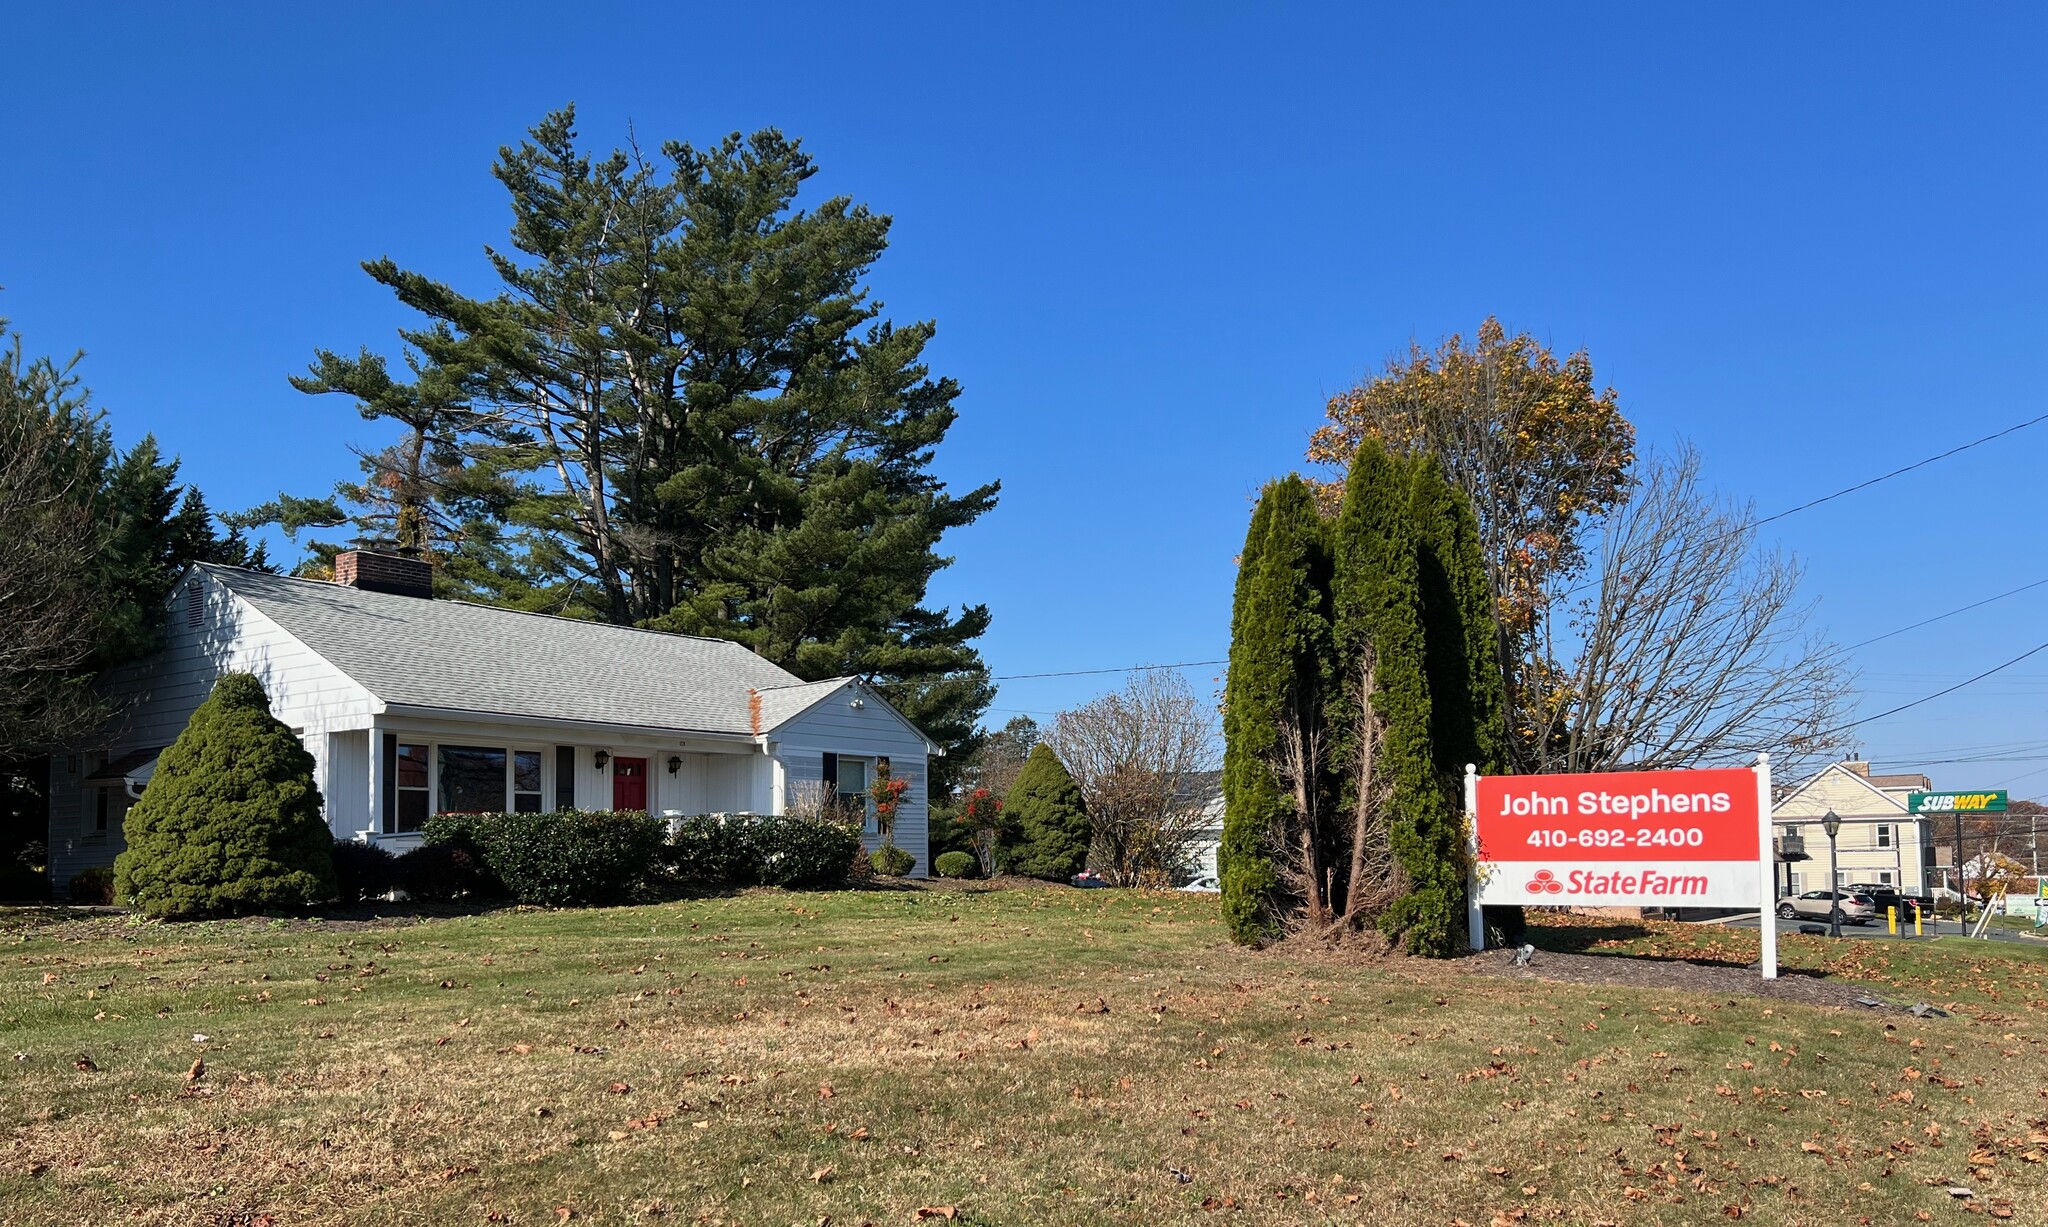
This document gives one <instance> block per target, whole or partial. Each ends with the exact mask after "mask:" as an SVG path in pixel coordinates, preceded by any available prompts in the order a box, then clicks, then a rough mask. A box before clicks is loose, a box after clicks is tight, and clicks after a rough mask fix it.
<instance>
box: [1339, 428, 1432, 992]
mask: <svg viewBox="0 0 2048 1227" xmlns="http://www.w3.org/2000/svg"><path fill="white" fill-rule="evenodd" d="M1413 491H1414V475H1413V470H1412V469H1411V468H1410V466H1409V465H1408V464H1407V463H1406V462H1404V461H1401V460H1398V459H1396V458H1395V457H1393V456H1391V455H1389V454H1388V452H1387V451H1386V449H1385V448H1383V447H1382V446H1380V444H1379V443H1378V442H1376V441H1374V440H1367V441H1366V442H1365V443H1364V444H1363V445H1361V446H1360V447H1359V449H1358V454H1357V455H1356V456H1355V457H1354V458H1353V459H1352V462H1351V472H1350V475H1349V477H1348V478H1347V479H1346V481H1345V483H1344V503H1343V506H1342V508H1341V509H1340V510H1339V511H1338V513H1337V526H1336V530H1335V537H1334V552H1335V554H1336V568H1337V569H1336V579H1335V583H1334V588H1335V595H1336V601H1335V605H1336V616H1337V654H1338V659H1339V661H1340V662H1342V667H1341V673H1340V676H1341V680H1342V684H1343V686H1344V693H1345V703H1344V705H1343V708H1342V709H1341V710H1342V714H1341V715H1340V717H1339V719H1338V722H1337V728H1338V729H1339V730H1340V731H1342V732H1345V733H1346V734H1347V735H1346V736H1344V737H1342V738H1341V739H1340V741H1339V744H1338V748H1337V760H1338V762H1339V763H1340V764H1341V765H1342V767H1343V769H1344V771H1345V772H1346V776H1347V779H1351V778H1352V776H1353V772H1352V765H1351V764H1350V762H1349V761H1348V760H1349V755H1350V754H1351V753H1352V752H1353V750H1352V746H1351V744H1350V737H1349V736H1348V733H1349V732H1350V730H1351V728H1352V726H1353V725H1354V724H1355V722H1356V721H1355V713H1356V712H1357V711H1358V709H1359V705H1360V703H1361V702H1363V701H1364V697H1363V696H1362V695H1361V694H1360V679H1361V674H1362V669H1361V667H1360V662H1361V661H1362V659H1363V658H1364V655H1365V653H1366V652H1367V651H1368V650H1370V651H1371V652H1372V654H1373V662H1374V667H1373V673H1374V692H1373V694H1372V696H1371V699H1370V701H1371V703H1372V707H1373V710H1374V711H1375V712H1376V713H1377V714H1378V716H1379V720H1380V725H1381V728H1382V730H1383V734H1382V746H1381V752H1380V754H1379V756H1378V760H1377V762H1376V764H1375V774H1376V776H1377V778H1378V779H1379V780H1380V781H1382V782H1383V783H1384V784H1385V785H1386V786H1387V787H1388V788H1389V789H1390V795H1389V805H1390V807H1391V810H1392V820H1391V822H1390V823H1389V830H1388V835H1389V842H1390V844H1391V845H1392V849H1393V853H1394V858H1395V860H1396V862H1397V863H1398V864H1399V866H1400V868H1401V871H1402V874H1403V876H1404V877H1405V879H1406V880H1405V887H1406V889H1405V891H1404V893H1403V894H1402V895H1401V896H1400V897H1399V898H1398V899H1396V900H1395V902H1394V904H1393V905H1392V906H1391V907H1390V908H1388V909H1387V911H1386V913H1385V914H1384V915H1383V916H1382V917H1381V927H1382V928H1383V929H1384V930H1385V931H1386V932H1388V933H1389V934H1390V935H1393V936H1397V937H1399V938H1400V940H1401V942H1402V944H1403V945H1404V946H1405V947H1406V948H1407V949H1408V950H1409V952H1411V953H1415V954H1432V955H1443V954H1449V953H1451V952H1452V951H1454V950H1455V949H1456V943H1457V941H1458V934H1459V932H1460V928H1459V925H1458V921H1459V919H1460V916H1461V912H1460V910H1459V909H1460V908H1461V907H1462V900H1463V897H1464V896H1463V892H1464V881H1465V879H1464V848H1463V843H1462V838H1461V836H1460V834H1459V824H1458V817H1457V810H1456V809H1455V808H1454V807H1452V806H1451V805H1450V804H1449V803H1448V798H1447V797H1446V796H1445V793H1444V788H1443V781H1442V779H1441V777H1440V776H1439V774H1438V772H1437V768H1436V762H1435V757H1434V753H1433V749H1432V737H1431V733H1432V724H1431V714H1432V705H1431V702H1430V699H1431V695H1430V687H1429V676H1428V652H1427V646H1426V640H1425V637H1424V630H1423V613H1422V600H1421V592H1420V588H1421V584H1420V577H1421V565H1420V561H1419V554H1420V553H1421V551H1420V550H1419V549H1418V547H1417V537H1418V535H1419V534H1418V533H1417V532H1416V527H1415V517H1414V510H1413V507H1414V501H1415V500H1414V497H1413ZM1347 787H1355V783H1351V784H1348V785H1347ZM1351 800H1352V798H1351V797H1350V796H1347V797H1346V798H1345V801H1346V804H1347V807H1348V805H1349V803H1350V801H1351ZM1447 833H1448V834H1447Z"/></svg>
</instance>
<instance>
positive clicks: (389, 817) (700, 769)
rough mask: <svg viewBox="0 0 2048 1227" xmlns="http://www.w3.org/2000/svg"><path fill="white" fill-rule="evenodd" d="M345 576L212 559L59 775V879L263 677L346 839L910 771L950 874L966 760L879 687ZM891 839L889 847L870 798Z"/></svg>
mask: <svg viewBox="0 0 2048 1227" xmlns="http://www.w3.org/2000/svg"><path fill="white" fill-rule="evenodd" d="M335 575H336V580H335V582H332V583H329V582H326V581H323V580H307V579H290V578H285V577H282V576H276V575H266V574H262V573H260V572H255V571H245V570H241V569H239V568H235V567H223V566H213V565H206V564H202V565H199V566H195V567H193V568H192V569H191V570H190V571H189V572H187V573H186V575H185V576H184V578H183V579H182V580H181V581H180V583H179V584H178V586H177V588H176V589H175V591H174V592H173V594H172V596H171V598H170V609H169V615H170V616H169V629H168V632H167V642H166V643H165V646H164V648H163V650H162V651H160V652H158V653H157V654H156V655H155V656H153V657H151V658H149V659H147V660H145V661H142V662H140V663H138V664H136V665H133V666H130V667H128V668H126V669H124V670H122V671H120V672H118V673H117V674H116V675H115V676H114V677H112V678H110V679H109V686H110V688H111V690H112V692H113V694H114V696H115V697H116V698H118V699H121V700H125V701H127V704H128V707H127V714H126V716H125V718H124V721H123V724H122V726H121V728H120V729H119V730H118V731H117V732H116V733H114V734H113V735H112V736H111V737H110V738H109V739H108V740H107V747H106V749H105V750H104V751H101V752H97V753H91V754H80V755H73V756H70V757H69V758H68V759H67V758H65V757H61V756H60V757H59V758H58V759H57V760H56V761H55V762H54V763H53V764H52V767H51V781H50V877H51V883H52V886H53V887H55V888H56V889H57V890H58V891H59V892H60V893H59V897H60V898H61V897H62V894H61V892H62V890H63V888H64V886H65V884H66V883H68V882H69V881H70V879H71V877H72V875H73V874H76V873H77V872H78V871H80V870H82V869H85V868H87V867H89V866H93V865H108V864H112V863H113V860H114V857H115V855H116V854H117V853H119V852H120V850H121V847H122V834H121V819H122V816H123V814H125V813H126V811H127V808H128V805H129V804H130V803H132V801H133V800H134V799H135V798H136V797H139V796H140V795H141V792H142V789H143V788H144V787H145V786H146V785H147V783H148V780H149V774H150V772H151V771H152V770H153V768H154V766H155V762H156V756H157V754H158V753H159V752H160V751H161V750H162V749H163V748H164V747H166V746H168V745H169V744H170V743H171V742H172V741H173V740H174V739H175V738H176V737H177V735H178V733H179V731H180V730H182V729H183V728H184V727H185V722H186V721H187V720H188V719H189V718H190V717H191V715H192V712H193V710H194V709H195V708H197V707H198V706H199V704H200V702H201V701H202V700H204V699H205V698H206V696H207V694H208V693H209V692H210V691H211V689H212V687H213V683H214V681H215V679H217V678H219V677H220V676H221V675H222V674H223V673H229V672H245V673H253V674H255V675H256V677H257V678H259V679H260V680H261V681H262V682H263V685H264V688H265V689H266V690H267V691H269V694H270V702H271V710H272V711H273V712H274V713H275V714H276V715H277V717H278V718H279V719H280V720H282V721H284V723H285V724H287V725H289V726H290V727H291V729H292V731H293V732H294V733H296V734H298V736H299V737H300V738H301V739H302V740H303V741H304V742H305V745H306V748H307V749H308V750H309V751H311V752H312V755H313V758H314V761H315V762H316V763H317V764H318V777H317V778H318V782H319V785H320V792H321V795H322V797H324V798H325V801H326V806H327V823H328V826H329V827H330V828H332V829H333V831H334V834H335V836H336V838H340V839H350V838H361V839H365V840H369V841H372V842H376V843H380V844H385V845H387V846H391V847H392V848H393V850H394V851H403V850H404V849H405V848H407V847H410V846H412V845H414V844H416V843H417V842H418V841H419V839H420V835H419V831H420V828H421V826H422V824H424V823H425V821H426V819H427V816H428V815H430V814H434V813H460V812H493V811H548V810H555V809H565V808H569V807H572V806H573V807H576V808H579V809H646V810H648V811H650V812H653V813H658V814H659V813H667V814H702V813H727V812H730V813H740V812H746V813H781V812H783V811H784V808H785V806H786V805H787V804H788V802H789V801H790V799H791V797H792V796H793V795H799V794H798V793H797V792H796V790H797V789H799V788H802V787H805V785H804V783H803V782H804V781H812V782H814V783H812V784H810V785H809V787H810V788H813V789H816V788H819V787H821V786H822V787H826V788H830V789H833V790H836V791H837V792H838V793H840V794H841V795H842V796H844V797H845V798H846V799H847V800H848V801H854V800H855V799H856V798H863V799H864V797H865V794H866V791H867V788H868V785H869V783H870V781H871V780H872V779H873V777H874V774H875V772H876V769H877V767H878V766H880V765H882V764H886V765H887V767H888V769H889V770H890V772H891V773H892V774H893V775H895V776H896V777H898V778H901V779H903V780H905V781H907V783H908V785H909V788H908V790H907V791H906V792H905V793H904V795H903V801H902V804H901V806H900V808H899V810H898V813H897V818H896V822H895V828H894V832H893V837H894V842H895V843H896V844H897V846H899V847H901V848H903V849H904V850H905V851H907V852H909V853H911V854H912V855H913V856H915V857H916V859H917V866H916V868H915V869H914V870H913V872H914V873H915V874H917V875H918V876H923V875H924V874H925V873H926V872H927V869H928V866H927V863H926V859H927V858H926V830H925V816H926V795H925V780H926V763H927V760H928V757H929V756H931V755H934V754H939V753H942V751H941V750H940V748H939V747H938V746H937V745H935V744H933V743H932V742H931V741H930V740H929V739H928V738H926V737H925V736H924V735H923V734H922V733H920V732H919V731H918V730H917V729H916V728H914V727H912V726H911V724H910V723H909V721H907V720H905V719H904V718H903V717H902V716H901V715H900V714H899V713H897V711H896V710H895V709H894V708H892V707H891V706H890V705H889V704H888V702H887V701H886V700H884V699H883V698H882V696H881V695H880V694H878V693H876V691H875V690H874V689H873V688H872V687H870V686H868V685H866V684H865V683H863V682H862V681H861V680H860V679H859V678H853V677H842V678H833V679H830V680H828V681H820V682H804V681H802V680H800V679H798V678H797V677H796V676H794V675H793V674H790V673H788V672H786V671H785V670H783V669H781V668H779V667H777V666H776V665H773V664H770V663H769V662H768V661H766V660H763V659H762V658H761V657H759V656H756V655H755V654H754V653H753V652H751V651H749V650H747V649H746V648H744V647H742V646H740V645H739V644H736V643H731V642H729V641H726V640H722V639H702V638H696V637H692V636H687V635H670V634H664V633H661V632H658V631H645V630H637V629H634V628H631V627H622V626H611V625H606V624H602V623H596V622H585V621H579V620H576V619H571V618H557V617H550V616H548V615H545V614H532V613H522V612H519V611H517V610H510V609H497V608H492V607H489V606H483V605H472V604H468V603H466V602H461V601H437V600H433V599H431V586H430V579H431V573H430V571H429V569H428V567H427V566H426V564H424V563H422V562H419V561H417V560H414V559H408V558H396V557H391V556H387V555H381V554H371V553H366V552H359V551H350V552H346V553H343V554H341V555H339V556H338V557H337V558H336V560H335ZM869 814H870V816H869V818H868V827H867V830H868V833H867V836H866V840H865V842H866V843H867V844H868V846H869V847H871V848H872V847H876V846H879V844H880V842H881V837H880V835H879V833H878V832H876V830H875V822H874V818H873V813H872V807H871V806H870V807H869Z"/></svg>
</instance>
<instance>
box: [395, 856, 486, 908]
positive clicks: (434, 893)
mask: <svg viewBox="0 0 2048 1227" xmlns="http://www.w3.org/2000/svg"><path fill="white" fill-rule="evenodd" d="M392 869H393V871H394V873H395V874H396V876H397V880H398V888H399V889H400V890H402V891H404V892H405V895H406V898H408V899H413V900H416V901H418V902H421V903H446V902H448V901H449V900H451V899H463V898H469V899H496V898H502V897H503V896H504V894H505V887H504V884H503V883H501V882H499V881H498V879H497V878H496V877H495V876H494V875H493V874H492V873H491V871H490V870H488V869H486V868H485V867H484V858H483V853H482V852H480V851H478V850H477V849H476V848H475V847H474V846H472V845H470V844H468V843H446V844H421V845H420V846H419V847H417V848H414V849H413V850H412V851H410V852H407V853H406V854H405V855H403V856H401V857H399V858H398V860H397V863H396V864H394V865H393V866H392Z"/></svg>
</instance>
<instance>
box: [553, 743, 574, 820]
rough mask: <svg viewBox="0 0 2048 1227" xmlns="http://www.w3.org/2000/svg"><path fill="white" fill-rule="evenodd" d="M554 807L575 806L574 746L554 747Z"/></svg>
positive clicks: (567, 807)
mask: <svg viewBox="0 0 2048 1227" xmlns="http://www.w3.org/2000/svg"><path fill="white" fill-rule="evenodd" d="M555 808H556V809H575V808H576V747H575V746H556V747H555Z"/></svg>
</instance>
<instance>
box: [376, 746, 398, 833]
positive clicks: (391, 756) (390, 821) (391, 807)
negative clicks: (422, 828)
mask: <svg viewBox="0 0 2048 1227" xmlns="http://www.w3.org/2000/svg"><path fill="white" fill-rule="evenodd" d="M381 804H382V805H383V808H384V814H383V820H382V822H380V823H379V825H380V826H381V827H382V828H383V830H385V831H386V832H391V831H396V830H397V829H398V734H396V733H386V734H384V796H383V798H382V800H381Z"/></svg>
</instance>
